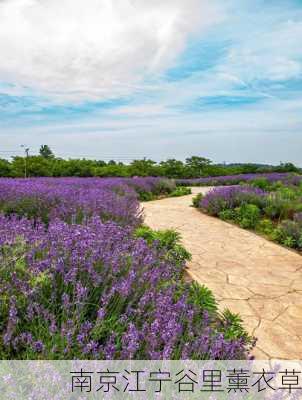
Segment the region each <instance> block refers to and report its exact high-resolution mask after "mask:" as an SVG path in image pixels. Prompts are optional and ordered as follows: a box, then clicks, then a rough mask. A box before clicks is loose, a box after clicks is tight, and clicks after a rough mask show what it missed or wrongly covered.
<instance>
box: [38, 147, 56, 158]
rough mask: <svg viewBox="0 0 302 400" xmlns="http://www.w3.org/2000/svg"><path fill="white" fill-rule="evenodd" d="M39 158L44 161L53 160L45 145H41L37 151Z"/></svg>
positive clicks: (48, 148) (49, 150) (52, 155)
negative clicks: (44, 159)
mask: <svg viewBox="0 0 302 400" xmlns="http://www.w3.org/2000/svg"><path fill="white" fill-rule="evenodd" d="M39 153H40V156H42V157H43V158H46V159H51V158H54V154H53V152H52V151H51V149H50V147H49V146H48V145H47V144H42V146H41V147H40V150H39Z"/></svg>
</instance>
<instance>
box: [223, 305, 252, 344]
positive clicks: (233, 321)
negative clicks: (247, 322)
mask: <svg viewBox="0 0 302 400" xmlns="http://www.w3.org/2000/svg"><path fill="white" fill-rule="evenodd" d="M242 322H243V321H242V319H241V317H240V315H239V314H233V313H232V312H231V311H230V310H229V309H225V310H224V311H223V312H222V324H223V332H224V335H225V337H226V338H228V339H237V338H240V337H244V338H246V339H249V340H250V339H251V338H250V336H249V335H248V333H247V332H246V330H245V329H244V328H243V326H242Z"/></svg>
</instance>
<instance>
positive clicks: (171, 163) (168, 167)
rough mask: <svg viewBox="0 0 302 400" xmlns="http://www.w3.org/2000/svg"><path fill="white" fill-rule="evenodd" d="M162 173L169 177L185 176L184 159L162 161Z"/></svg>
mask: <svg viewBox="0 0 302 400" xmlns="http://www.w3.org/2000/svg"><path fill="white" fill-rule="evenodd" d="M160 167H161V170H162V175H164V176H166V177H168V178H183V177H184V164H183V162H182V161H178V160H175V159H173V158H172V159H169V160H167V161H162V162H161V163H160Z"/></svg>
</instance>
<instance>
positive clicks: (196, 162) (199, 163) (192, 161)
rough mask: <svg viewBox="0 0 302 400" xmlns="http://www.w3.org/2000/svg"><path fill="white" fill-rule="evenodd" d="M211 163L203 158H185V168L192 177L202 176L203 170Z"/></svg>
mask: <svg viewBox="0 0 302 400" xmlns="http://www.w3.org/2000/svg"><path fill="white" fill-rule="evenodd" d="M211 163H212V162H211V160H209V159H208V158H205V157H198V156H192V157H190V158H186V166H187V167H188V169H189V170H190V171H191V173H192V176H193V177H200V176H202V175H203V171H204V169H205V168H206V167H208V166H209V165H210V164H211Z"/></svg>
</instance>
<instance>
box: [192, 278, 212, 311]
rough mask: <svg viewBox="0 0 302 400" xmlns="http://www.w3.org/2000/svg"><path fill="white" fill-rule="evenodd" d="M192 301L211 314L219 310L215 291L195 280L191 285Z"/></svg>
mask: <svg viewBox="0 0 302 400" xmlns="http://www.w3.org/2000/svg"><path fill="white" fill-rule="evenodd" d="M190 301H191V303H193V304H195V305H197V306H199V307H200V308H202V309H204V310H206V311H208V312H209V313H210V314H212V313H215V312H216V311H217V302H216V300H215V297H214V295H213V292H212V291H211V290H210V289H208V288H207V287H206V286H200V285H199V284H198V283H196V282H193V283H192V285H191V286H190Z"/></svg>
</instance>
